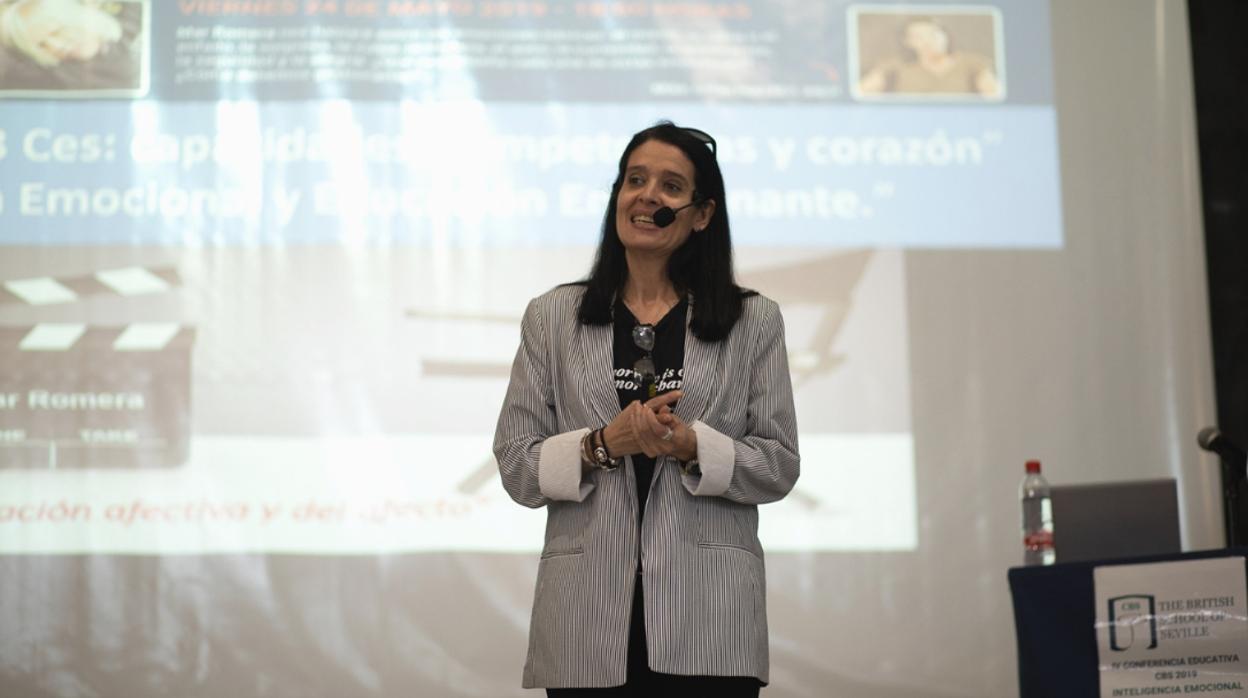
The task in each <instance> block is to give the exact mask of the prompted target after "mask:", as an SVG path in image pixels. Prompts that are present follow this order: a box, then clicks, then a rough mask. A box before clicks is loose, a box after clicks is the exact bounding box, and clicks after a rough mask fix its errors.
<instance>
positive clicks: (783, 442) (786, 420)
mask: <svg viewBox="0 0 1248 698" xmlns="http://www.w3.org/2000/svg"><path fill="white" fill-rule="evenodd" d="M757 337H758V341H757V342H756V343H754V344H753V346H754V347H755V348H756V350H755V356H754V358H753V361H752V362H751V366H752V370H751V372H750V385H749V392H748V402H747V404H746V429H745V432H744V434H743V435H742V436H741V437H740V438H736V439H734V438H732V437H730V436H728V435H726V434H723V433H721V432H719V431H717V430H715V429H714V428H713V427H711V426H710V425H708V424H705V423H703V422H701V421H698V422H695V423H693V424H692V425H691V428H692V429H693V431H694V433H696V434H697V436H698V456H697V457H698V466H699V468H700V470H701V475H700V476H699V475H690V474H684V475H683V476H682V479H683V482H684V485H685V489H687V490H688V491H689V493H690V494H693V495H695V496H708V497H724V498H725V499H730V500H732V501H734V502H739V503H741V504H765V503H767V502H774V501H776V500H778V499H781V498H783V497H784V496H785V495H786V494H788V493H789V491H790V490H792V489H793V485H794V484H795V483H796V482H797V478H798V475H799V473H800V470H801V458H800V457H799V455H798V447H797V416H796V412H795V410H794V408H793V382H792V379H791V378H790V376H789V359H788V351H787V349H786V348H785V342H784V319H783V318H782V317H781V315H780V309H779V307H778V306H777V305H776V304H775V303H774V302H772V301H767V307H766V312H765V313H764V315H763V318H762V320H761V322H760V327H759V334H758V335H757Z"/></svg>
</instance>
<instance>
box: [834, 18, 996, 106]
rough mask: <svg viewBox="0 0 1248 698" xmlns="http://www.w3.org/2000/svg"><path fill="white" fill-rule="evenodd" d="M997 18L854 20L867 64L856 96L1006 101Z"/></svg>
mask: <svg viewBox="0 0 1248 698" xmlns="http://www.w3.org/2000/svg"><path fill="white" fill-rule="evenodd" d="M994 19H995V16H994V15H993V14H992V13H991V12H974V13H969V12H968V13H959V14H956V15H954V14H947V15H941V16H925V15H911V14H899V13H895V12H871V13H861V14H859V15H858V16H857V21H856V22H855V21H851V22H850V27H851V30H854V31H856V32H857V38H858V41H857V56H856V57H857V59H858V65H859V66H861V67H860V70H859V71H858V75H859V76H860V77H859V79H858V82H857V85H856V89H855V93H856V94H857V96H858V97H860V98H871V97H876V96H881V95H899V96H901V95H904V96H906V97H940V98H949V97H953V98H970V99H989V100H999V99H1001V98H1002V97H1003V96H1004V93H1005V90H1004V81H1003V79H1002V78H1001V77H1000V74H1001V70H1000V68H999V63H1000V61H999V60H998V58H997V54H998V52H997V49H996V37H997V28H996V25H995V22H994ZM954 27H956V28H957V30H956V31H955V30H954ZM955 37H956V40H955Z"/></svg>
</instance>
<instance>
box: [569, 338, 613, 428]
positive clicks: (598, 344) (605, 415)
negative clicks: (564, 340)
mask: <svg viewBox="0 0 1248 698" xmlns="http://www.w3.org/2000/svg"><path fill="white" fill-rule="evenodd" d="M576 327H577V332H578V335H579V338H580V342H579V343H580V349H581V357H580V358H581V360H580V362H579V363H580V364H581V385H582V386H584V389H583V390H582V391H581V395H582V397H583V398H584V399H585V402H586V405H585V406H586V408H587V409H586V410H585V412H586V414H587V415H590V416H596V417H597V418H598V420H599V422H600V426H606V425H608V424H610V423H611V420H613V419H615V416H616V415H617V414H619V413H620V398H619V395H618V394H617V393H616V392H615V368H614V367H613V366H612V363H613V361H612V358H613V357H614V355H615V354H614V346H613V341H614V337H615V334H614V328H613V327H612V326H611V325H582V324H581V323H579V322H578V323H576Z"/></svg>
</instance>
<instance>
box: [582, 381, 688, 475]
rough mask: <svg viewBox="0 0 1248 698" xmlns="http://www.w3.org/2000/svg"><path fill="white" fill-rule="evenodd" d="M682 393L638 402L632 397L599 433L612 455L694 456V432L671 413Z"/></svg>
mask: <svg viewBox="0 0 1248 698" xmlns="http://www.w3.org/2000/svg"><path fill="white" fill-rule="evenodd" d="M682 395H684V393H682V392H681V391H679V390H673V391H671V392H669V393H663V394H662V395H657V396H655V397H652V398H650V399H649V400H646V401H645V402H641V401H640V400H634V401H632V402H631V403H629V404H628V406H627V407H625V408H624V409H623V410H620V413H619V414H618V415H616V416H615V419H613V420H611V423H610V424H608V425H607V426H606V428H605V429H603V432H602V436H603V440H604V441H605V442H606V445H607V450H608V451H610V452H611V456H612V457H613V458H620V457H623V456H631V455H633V454H635V453H644V454H646V455H647V456H649V457H651V458H657V457H659V456H669V455H670V456H675V457H676V458H677V459H679V460H681V461H691V460H693V459H695V458H696V457H697V455H698V435H697V434H696V433H695V432H694V431H693V429H690V428H689V427H688V426H687V425H686V424H685V423H684V422H683V421H681V419H680V417H677V416H676V414H675V413H674V412H672V407H671V406H672V405H673V404H675V402H676V401H677V400H679V399H680V398H681V396H682Z"/></svg>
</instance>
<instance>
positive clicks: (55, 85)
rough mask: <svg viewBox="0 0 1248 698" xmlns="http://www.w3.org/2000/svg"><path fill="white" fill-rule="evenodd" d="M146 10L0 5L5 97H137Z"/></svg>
mask: <svg viewBox="0 0 1248 698" xmlns="http://www.w3.org/2000/svg"><path fill="white" fill-rule="evenodd" d="M146 9H147V8H146V6H145V2H140V1H135V0H125V1H123V0H111V1H97V0H10V1H4V0H0V95H3V94H5V93H10V94H12V93H17V94H18V95H24V94H35V95H40V96H44V95H45V94H46V96H73V93H75V92H85V93H87V94H89V95H91V96H105V95H109V94H112V95H118V96H122V95H127V96H137V95H139V94H141V93H142V91H143V89H144V86H145V84H146V80H145V75H144V72H145V70H144V69H145V66H144V60H143V59H144V54H145V52H146V47H145V46H144V45H143V44H144V43H145V41H144V39H145V36H146V32H145V25H146V21H145V16H146V12H145V11H146Z"/></svg>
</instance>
